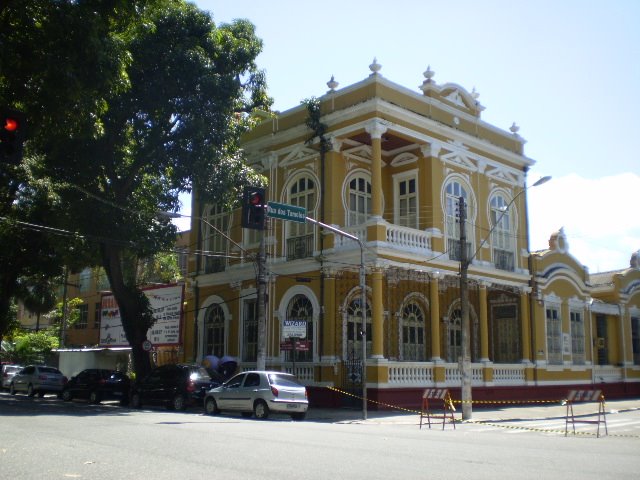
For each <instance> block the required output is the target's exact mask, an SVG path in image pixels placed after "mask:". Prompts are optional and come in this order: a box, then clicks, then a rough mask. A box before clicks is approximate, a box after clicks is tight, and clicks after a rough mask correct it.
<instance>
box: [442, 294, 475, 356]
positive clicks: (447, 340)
mask: <svg viewBox="0 0 640 480" xmlns="http://www.w3.org/2000/svg"><path fill="white" fill-rule="evenodd" d="M461 315H462V303H461V302H460V299H457V300H454V301H453V302H451V304H450V305H449V309H448V310H447V316H446V317H444V319H443V320H444V328H443V329H442V331H441V335H442V336H443V337H444V345H445V347H446V357H445V358H447V361H449V362H453V363H457V362H458V358H457V356H458V355H461V354H462V317H461ZM469 323H470V325H469V330H470V333H471V341H470V346H471V352H470V353H471V361H477V359H478V358H479V345H480V342H479V339H480V332H479V325H478V315H477V314H476V311H475V309H474V308H473V305H469ZM458 331H459V332H460V335H459V337H458V336H457V333H456V332H458ZM441 338H442V337H441ZM456 347H458V348H459V350H457V349H456Z"/></svg>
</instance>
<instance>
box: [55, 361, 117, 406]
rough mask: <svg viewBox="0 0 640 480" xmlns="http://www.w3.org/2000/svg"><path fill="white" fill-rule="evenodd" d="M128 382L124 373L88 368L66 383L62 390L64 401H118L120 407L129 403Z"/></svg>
mask: <svg viewBox="0 0 640 480" xmlns="http://www.w3.org/2000/svg"><path fill="white" fill-rule="evenodd" d="M129 387H130V381H129V377H127V376H126V375H125V374H124V373H122V372H118V371H115V370H107V369H101V368H88V369H86V370H83V371H81V372H80V373H79V374H77V375H76V376H75V377H71V380H69V381H68V382H67V384H66V385H65V386H64V389H63V390H62V399H63V400H65V401H67V402H68V401H69V400H72V399H74V398H85V399H87V400H89V402H91V403H100V402H101V401H102V400H119V401H120V404H121V405H126V404H127V403H129Z"/></svg>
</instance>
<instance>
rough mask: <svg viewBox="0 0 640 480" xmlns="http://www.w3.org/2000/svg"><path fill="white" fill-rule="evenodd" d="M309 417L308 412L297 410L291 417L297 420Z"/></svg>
mask: <svg viewBox="0 0 640 480" xmlns="http://www.w3.org/2000/svg"><path fill="white" fill-rule="evenodd" d="M306 417H307V412H296V413H292V414H291V419H292V420H295V421H297V422H299V421H302V420H304V419H305V418H306Z"/></svg>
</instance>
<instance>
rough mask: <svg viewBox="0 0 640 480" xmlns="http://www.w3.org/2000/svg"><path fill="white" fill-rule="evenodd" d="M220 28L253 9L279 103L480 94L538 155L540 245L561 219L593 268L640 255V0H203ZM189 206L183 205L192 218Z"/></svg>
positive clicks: (532, 174) (535, 205)
mask: <svg viewBox="0 0 640 480" xmlns="http://www.w3.org/2000/svg"><path fill="white" fill-rule="evenodd" d="M193 3H195V4H196V5H197V6H198V7H199V8H201V9H203V10H207V11H209V12H210V13H211V14H212V16H213V19H214V21H215V23H216V24H220V23H229V22H231V21H233V19H236V18H246V19H248V20H249V21H251V22H252V23H253V24H254V25H255V26H256V34H257V36H258V37H260V38H261V39H262V41H263V52H262V53H261V54H260V56H259V57H258V59H257V63H258V66H259V67H260V68H262V69H264V70H265V71H266V77H267V84H268V87H269V94H270V95H271V96H272V97H273V99H274V105H273V109H274V110H279V111H284V110H288V109H289V108H293V107H296V106H298V105H299V104H300V102H301V101H302V100H304V99H305V98H309V97H312V96H316V97H319V96H321V95H323V94H325V93H326V91H327V90H328V88H327V85H326V82H327V81H329V79H330V78H331V76H332V75H334V76H335V80H336V81H337V82H339V87H338V89H340V88H344V87H346V86H349V85H351V84H353V83H356V82H359V81H360V80H363V79H364V78H366V77H367V76H368V75H369V74H370V73H371V72H370V70H369V64H371V63H372V61H373V59H374V57H375V58H376V59H377V61H378V63H379V64H381V65H382V70H381V71H380V73H381V74H382V75H383V76H385V77H386V78H387V79H388V80H390V81H392V82H395V83H397V84H399V85H402V86H404V87H406V88H410V89H414V90H415V91H416V92H419V90H418V86H419V85H421V84H422V81H423V80H424V77H423V72H424V71H425V70H426V69H427V67H428V66H430V68H431V70H433V71H435V72H436V73H435V76H434V78H433V80H435V81H436V82H437V83H438V84H444V83H456V84H458V85H460V86H462V87H463V88H465V89H467V90H468V91H471V90H472V89H473V88H475V89H476V91H477V92H478V93H479V94H480V97H479V98H478V100H479V101H480V103H481V104H482V105H483V106H484V107H485V110H484V111H483V112H482V117H481V118H482V120H484V121H485V122H488V123H490V124H492V125H495V126H496V127H499V128H502V129H504V130H508V129H509V127H510V126H511V125H512V123H514V122H515V123H516V124H517V125H518V126H519V127H520V131H519V132H518V133H519V135H520V136H522V137H523V138H525V139H526V141H527V143H526V145H525V155H526V156H527V157H528V158H531V159H532V160H534V161H535V162H536V164H535V165H534V167H533V168H532V169H531V170H530V171H529V173H528V184H529V185H531V184H533V183H534V182H535V181H536V180H537V179H539V178H540V177H542V176H546V175H551V176H552V177H553V178H552V180H551V181H549V182H547V183H546V184H544V185H540V186H539V187H535V188H530V189H529V190H527V195H528V209H529V226H530V245H531V250H533V251H536V250H543V249H546V248H548V239H549V237H550V236H551V234H552V233H553V232H556V231H558V230H559V229H560V228H563V230H564V232H565V234H566V236H567V240H568V244H569V253H570V254H571V255H573V256H574V257H575V258H576V259H577V260H578V261H579V262H580V263H582V264H583V265H585V266H586V267H588V268H589V271H590V272H591V273H595V272H603V271H610V270H617V269H622V268H627V267H628V266H629V259H630V258H631V254H632V253H633V252H634V251H638V250H640V209H639V207H640V154H639V153H638V151H639V150H638V149H637V148H635V144H636V141H637V140H638V139H640V121H639V116H640V94H639V93H640V92H638V90H639V89H640V1H637V0H536V1H522V0H482V1H477V0H449V1H447V2H442V1H437V2H436V1H430V0H416V1H414V0H395V1H394V2H388V1H384V2H383V1H381V0H345V1H343V2H305V1H302V0H269V1H264V0H197V1H195V2H193ZM188 208H189V206H188V205H185V210H184V211H183V213H188Z"/></svg>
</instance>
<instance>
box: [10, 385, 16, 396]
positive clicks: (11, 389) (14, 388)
mask: <svg viewBox="0 0 640 480" xmlns="http://www.w3.org/2000/svg"><path fill="white" fill-rule="evenodd" d="M9 393H10V394H11V395H15V394H16V387H15V386H14V385H13V383H12V384H11V385H9Z"/></svg>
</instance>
